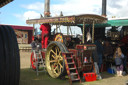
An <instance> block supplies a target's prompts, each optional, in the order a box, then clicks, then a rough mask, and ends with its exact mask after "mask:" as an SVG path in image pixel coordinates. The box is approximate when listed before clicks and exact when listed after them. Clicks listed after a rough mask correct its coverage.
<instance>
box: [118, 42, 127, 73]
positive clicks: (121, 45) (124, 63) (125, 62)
mask: <svg viewBox="0 0 128 85" xmlns="http://www.w3.org/2000/svg"><path fill="white" fill-rule="evenodd" d="M118 46H119V47H120V48H121V50H122V53H123V54H124V58H123V65H124V69H123V71H125V72H126V73H128V71H127V53H128V51H127V50H128V49H127V48H126V46H125V44H124V43H121V42H120V43H119V45H118Z"/></svg>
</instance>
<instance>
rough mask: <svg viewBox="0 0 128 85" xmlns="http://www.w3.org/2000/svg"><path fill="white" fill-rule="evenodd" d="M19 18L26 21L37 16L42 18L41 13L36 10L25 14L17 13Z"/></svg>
mask: <svg viewBox="0 0 128 85" xmlns="http://www.w3.org/2000/svg"><path fill="white" fill-rule="evenodd" d="M14 16H16V17H17V18H19V19H21V20H23V21H25V20H27V19H35V18H40V14H39V13H37V12H35V11H27V12H25V13H24V14H23V15H22V14H15V15H14Z"/></svg>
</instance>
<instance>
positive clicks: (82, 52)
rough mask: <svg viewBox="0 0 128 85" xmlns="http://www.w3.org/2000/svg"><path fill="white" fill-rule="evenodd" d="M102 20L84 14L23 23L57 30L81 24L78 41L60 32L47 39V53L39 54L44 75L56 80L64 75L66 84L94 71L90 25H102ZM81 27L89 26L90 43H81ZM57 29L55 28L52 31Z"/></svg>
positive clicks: (93, 46)
mask: <svg viewBox="0 0 128 85" xmlns="http://www.w3.org/2000/svg"><path fill="white" fill-rule="evenodd" d="M106 21H107V19H106V18H104V17H101V16H99V15H92V14H85V15H78V16H63V17H48V18H41V19H33V20H27V21H26V23H27V24H45V23H47V24H51V25H56V27H60V25H63V26H67V30H69V28H70V27H69V26H76V25H77V24H83V28H81V29H82V32H83V34H82V39H80V38H78V37H73V36H72V35H69V32H68V31H67V35H63V34H62V33H56V34H54V35H52V36H53V37H52V36H51V40H50V42H49V44H48V47H47V50H46V51H42V52H41V56H42V58H43V60H45V65H46V70H47V72H48V74H49V75H50V76H51V77H53V78H58V77H62V76H64V75H66V72H67V74H68V77H69V81H70V84H72V82H73V81H79V82H81V80H80V74H82V73H86V72H92V69H93V71H94V72H95V68H94V64H93V59H92V52H93V50H95V49H96V46H95V45H94V44H93V43H94V24H97V23H105V22H106ZM85 24H91V25H92V42H91V43H89V44H87V43H86V42H85V41H86V40H85V39H86V38H85V35H86V34H85V29H86V28H85ZM58 29H59V28H56V32H57V30H58ZM33 56H34V55H33V53H32V55H31V62H32V63H31V64H32V67H33V66H34V67H35V68H33V69H36V64H35V63H36V59H35V57H33Z"/></svg>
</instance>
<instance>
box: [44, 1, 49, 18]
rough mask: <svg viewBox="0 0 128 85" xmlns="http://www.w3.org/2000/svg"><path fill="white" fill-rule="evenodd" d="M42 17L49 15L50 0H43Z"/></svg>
mask: <svg viewBox="0 0 128 85" xmlns="http://www.w3.org/2000/svg"><path fill="white" fill-rule="evenodd" d="M44 17H50V0H45V7H44Z"/></svg>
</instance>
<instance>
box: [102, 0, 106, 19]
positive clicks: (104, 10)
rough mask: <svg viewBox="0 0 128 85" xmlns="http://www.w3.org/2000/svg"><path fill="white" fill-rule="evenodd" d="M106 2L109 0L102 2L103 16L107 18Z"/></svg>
mask: <svg viewBox="0 0 128 85" xmlns="http://www.w3.org/2000/svg"><path fill="white" fill-rule="evenodd" d="M106 1H107V0H102V16H104V17H106V16H107V15H106Z"/></svg>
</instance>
